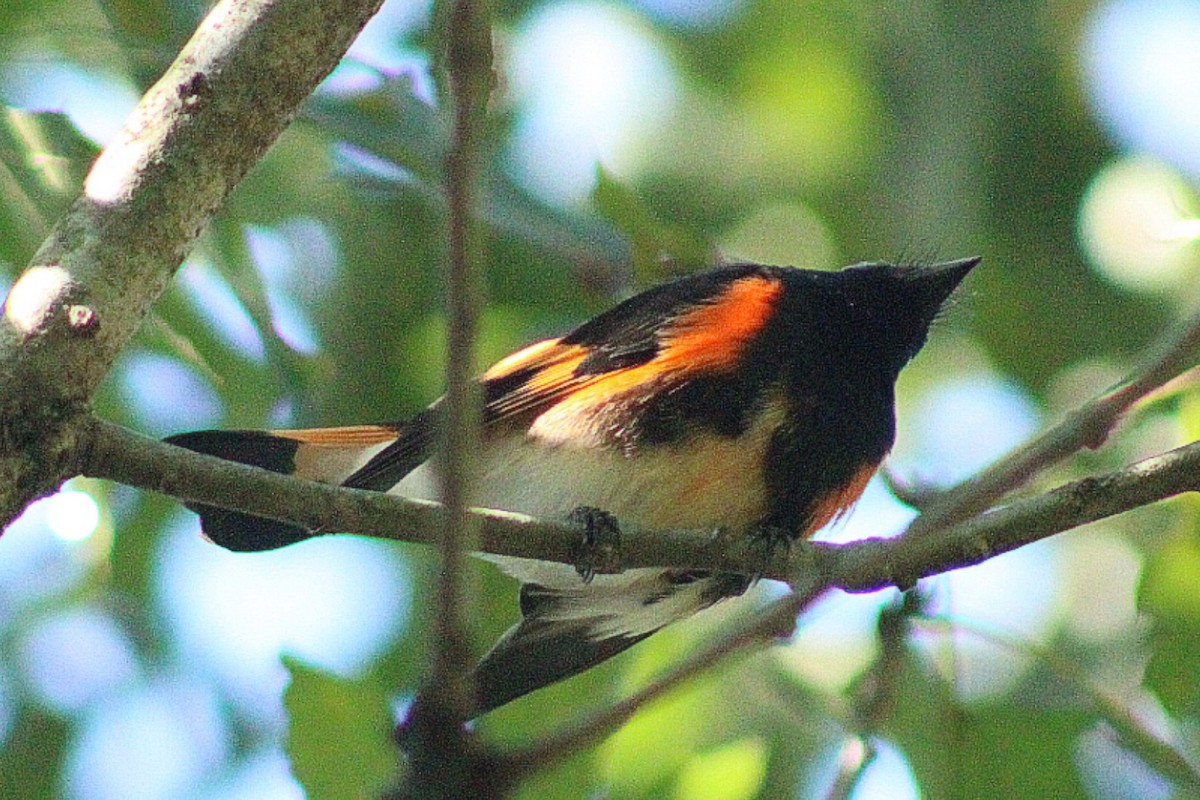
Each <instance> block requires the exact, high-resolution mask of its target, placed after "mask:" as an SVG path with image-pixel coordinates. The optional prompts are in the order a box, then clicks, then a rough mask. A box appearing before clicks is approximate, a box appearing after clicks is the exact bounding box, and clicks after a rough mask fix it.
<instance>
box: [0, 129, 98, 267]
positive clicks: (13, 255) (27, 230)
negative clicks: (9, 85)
mask: <svg viewBox="0 0 1200 800" xmlns="http://www.w3.org/2000/svg"><path fill="white" fill-rule="evenodd" d="M97 152H98V150H97V148H96V145H95V144H93V143H92V141H91V140H90V139H88V138H86V137H85V136H84V135H83V134H82V133H80V132H79V131H78V129H76V128H75V126H74V125H73V124H71V121H70V120H69V119H68V118H67V117H66V115H64V114H52V113H33V112H29V111H20V110H18V109H15V108H8V107H0V259H4V260H7V261H10V262H14V263H16V262H24V261H25V260H26V259H28V258H29V256H30V255H32V253H33V251H34V249H35V248H36V247H37V246H38V244H39V243H40V242H41V241H42V239H44V238H45V236H46V234H47V233H48V232H49V230H50V226H51V225H52V224H53V222H54V220H55V219H56V218H57V217H58V216H59V214H61V213H62V212H63V210H64V209H65V208H66V207H67V204H68V203H69V202H70V201H71V200H72V199H73V198H74V197H75V196H76V195H77V194H78V193H79V188H80V187H81V186H82V185H83V179H84V176H85V175H86V174H87V169H88V167H89V166H90V165H91V162H92V160H93V159H94V158H95V157H96V153H97Z"/></svg>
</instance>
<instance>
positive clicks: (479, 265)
mask: <svg viewBox="0 0 1200 800" xmlns="http://www.w3.org/2000/svg"><path fill="white" fill-rule="evenodd" d="M491 35H492V34H491V21H490V16H489V13H488V10H487V8H486V6H485V4H484V3H483V2H478V0H457V1H456V2H455V3H454V4H453V8H452V11H451V18H450V24H449V29H448V31H447V37H448V43H447V58H446V65H447V71H448V73H449V79H450V84H451V90H452V91H451V98H452V102H453V103H454V130H453V134H452V136H451V143H450V150H449V153H448V154H447V157H446V190H447V198H448V203H447V215H448V227H449V269H448V274H447V282H446V309H447V317H448V321H449V325H448V341H447V348H448V353H447V363H446V397H445V400H444V401H443V403H442V413H443V418H442V431H443V435H442V446H441V449H440V451H439V459H437V460H435V464H436V466H437V468H438V477H439V482H440V486H441V497H442V502H443V503H444V504H445V508H446V516H445V524H444V526H443V528H442V531H441V541H440V543H439V547H438V551H439V554H440V556H441V574H440V576H439V580H438V588H437V597H436V607H437V612H436V614H435V617H434V635H433V639H432V641H431V650H432V654H433V655H432V666H431V669H430V674H429V678H428V681H427V683H426V685H425V689H424V690H423V692H422V695H421V696H420V697H419V698H418V701H417V702H418V705H420V704H421V703H422V702H427V701H430V700H432V701H433V702H435V703H438V704H440V705H442V707H443V709H444V711H445V712H446V713H447V714H448V715H449V716H450V717H451V718H452V719H453V720H456V722H455V723H454V724H456V725H457V720H462V719H464V718H465V717H466V714H467V712H468V711H469V709H470V708H471V706H472V705H473V701H472V695H473V689H472V687H471V685H470V677H471V669H470V666H471V650H470V642H469V633H470V631H469V625H468V622H467V620H468V619H470V617H471V609H470V602H471V598H470V597H469V596H468V592H467V590H466V580H465V573H466V568H465V559H466V553H467V552H468V551H470V550H474V549H476V547H477V540H478V532H477V528H478V525H477V520H476V518H475V517H474V516H473V515H471V514H470V513H468V511H469V507H470V498H471V492H472V490H473V487H474V483H475V480H474V479H475V474H474V473H475V454H476V452H477V451H478V449H479V440H480V434H479V429H480V402H481V401H480V396H479V386H478V384H477V383H476V381H475V380H474V370H475V329H476V324H477V318H478V315H479V309H480V305H481V295H482V285H483V255H482V249H483V248H482V237H481V236H480V232H479V226H478V224H477V222H476V220H475V212H476V199H477V194H478V185H477V184H478V174H477V173H478V166H479V142H478V140H479V138H480V135H481V132H482V125H483V121H484V115H485V111H486V108H487V97H488V94H489V92H490V89H491V74H492V40H491Z"/></svg>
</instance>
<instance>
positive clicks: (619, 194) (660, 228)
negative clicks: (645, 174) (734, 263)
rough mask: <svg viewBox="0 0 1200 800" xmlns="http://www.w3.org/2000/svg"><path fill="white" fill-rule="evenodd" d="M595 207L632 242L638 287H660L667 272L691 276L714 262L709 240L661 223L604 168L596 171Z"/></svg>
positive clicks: (631, 191) (676, 226)
mask: <svg viewBox="0 0 1200 800" xmlns="http://www.w3.org/2000/svg"><path fill="white" fill-rule="evenodd" d="M592 204H593V205H594V206H595V207H596V210H597V211H598V212H599V213H600V215H601V216H602V217H604V218H605V219H606V220H608V221H609V222H611V223H612V224H613V225H614V226H615V227H616V228H617V230H619V231H621V233H623V234H625V236H626V237H627V238H628V239H629V242H630V246H631V248H632V258H633V271H634V274H635V275H636V277H637V283H638V285H639V286H645V285H647V284H653V283H657V282H658V281H660V280H661V279H662V275H663V272H664V271H666V272H669V273H672V272H673V273H686V272H692V271H694V270H696V269H700V268H703V267H706V266H709V265H710V264H711V263H712V262H713V256H714V253H715V249H714V247H713V245H712V242H710V241H709V240H708V238H707V237H705V236H703V235H701V234H700V233H699V232H697V231H694V230H692V229H691V228H688V227H685V226H683V225H668V224H664V223H662V222H660V221H659V220H658V218H657V217H656V216H655V215H654V213H653V212H652V211H651V210H650V208H649V207H648V206H647V205H646V204H645V203H644V202H643V201H642V199H641V198H640V197H639V196H638V195H637V194H636V193H635V192H634V191H633V190H632V189H630V188H629V187H627V186H625V185H624V184H622V183H621V182H620V181H618V180H617V179H616V178H614V177H613V176H612V174H611V173H609V172H608V171H607V170H605V169H604V168H603V167H597V169H596V186H595V188H594V189H593V190H592ZM664 264H666V265H669V266H668V269H666V270H664Z"/></svg>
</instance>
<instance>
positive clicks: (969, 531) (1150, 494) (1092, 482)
mask: <svg viewBox="0 0 1200 800" xmlns="http://www.w3.org/2000/svg"><path fill="white" fill-rule="evenodd" d="M1193 491H1200V442H1193V443H1192V444H1188V445H1184V446H1183V447H1179V448H1176V449H1174V450H1171V451H1169V452H1166V453H1163V454H1161V455H1157V456H1153V457H1151V458H1147V459H1145V460H1143V461H1139V462H1137V463H1135V464H1131V465H1130V466H1127V467H1124V468H1122V469H1119V470H1116V471H1114V472H1109V473H1106V474H1104V475H1097V476H1093V477H1089V478H1083V479H1082V480H1078V481H1073V482H1071V483H1067V484H1064V485H1062V486H1059V487H1058V488H1056V489H1053V490H1051V491H1049V492H1046V493H1045V494H1041V495H1037V496H1035V497H1029V498H1023V499H1021V500H1018V501H1015V502H1013V503H1012V504H1011V505H1008V506H1004V507H1001V508H998V509H996V510H995V511H989V512H988V513H986V514H982V515H980V516H978V517H975V518H973V519H971V520H968V521H967V522H964V523H960V524H958V525H953V526H950V527H947V528H943V529H942V530H939V531H938V532H937V535H936V536H921V537H908V536H899V537H896V538H894V539H864V540H861V541H857V542H852V543H850V544H846V545H841V546H835V545H814V548H815V550H816V558H815V560H816V562H817V563H816V568H817V569H818V570H819V572H820V574H821V575H823V576H824V578H825V579H826V580H827V581H828V582H829V583H830V584H831V585H833V586H837V587H839V588H842V589H845V590H846V591H851V592H858V591H872V590H874V589H880V588H883V587H885V586H899V587H901V588H904V587H908V586H912V585H913V584H914V583H915V582H916V581H917V580H918V579H920V578H924V577H928V576H930V575H936V574H938V573H941V572H946V571H948V570H952V569H959V568H961V567H967V566H972V565H974V564H979V563H981V562H983V561H986V560H987V559H989V558H992V557H994V556H998V555H1000V554H1001V553H1007V552H1009V551H1010V550H1015V549H1017V548H1018V547H1023V546H1024V545H1027V544H1031V543H1033V542H1036V541H1039V540H1041V539H1046V538H1048V537H1050V536H1053V535H1054V534H1056V533H1061V532H1063V531H1067V530H1071V529H1072V528H1077V527H1079V526H1080V525H1086V524H1088V523H1090V522H1095V521H1097V520H1100V519H1104V518H1106V517H1111V516H1114V515H1116V514H1120V513H1123V512H1125V511H1129V510H1130V509H1133V508H1138V507H1141V506H1144V505H1149V504H1150V503H1154V502H1157V501H1159V500H1164V499H1166V498H1168V497H1174V496H1175V495H1178V494H1181V493H1183V492H1193ZM806 562H807V559H797V560H796V566H797V567H805V566H808V564H807V563H806Z"/></svg>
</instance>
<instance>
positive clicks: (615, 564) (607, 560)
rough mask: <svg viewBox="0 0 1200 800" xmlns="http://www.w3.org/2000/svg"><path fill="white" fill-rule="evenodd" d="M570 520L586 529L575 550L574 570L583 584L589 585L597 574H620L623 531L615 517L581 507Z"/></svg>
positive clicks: (572, 513) (605, 512) (573, 513)
mask: <svg viewBox="0 0 1200 800" xmlns="http://www.w3.org/2000/svg"><path fill="white" fill-rule="evenodd" d="M567 520H568V521H569V522H572V523H575V524H576V525H582V526H583V527H584V529H585V530H584V533H583V537H582V538H581V539H580V542H579V544H578V546H577V548H576V551H575V571H576V572H578V573H579V577H581V578H583V581H584V583H590V582H591V580H592V578H594V577H596V573H597V572H617V571H619V569H620V566H621V558H620V544H621V528H620V526H618V525H617V518H616V517H614V516H613V515H612V514H610V513H608V512H607V511H602V510H600V509H598V508H592V507H591V506H579V507H578V508H576V509H575V510H574V511H572V512H571V514H570V516H568V517H567Z"/></svg>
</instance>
